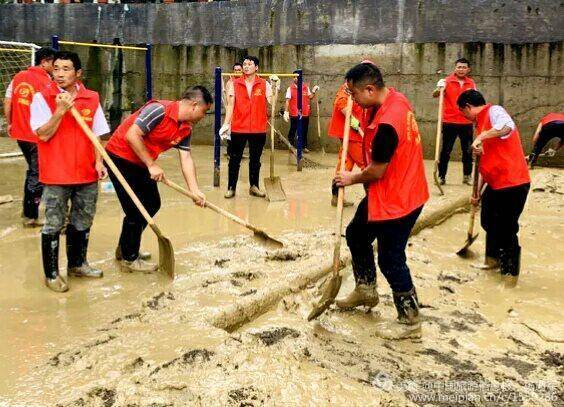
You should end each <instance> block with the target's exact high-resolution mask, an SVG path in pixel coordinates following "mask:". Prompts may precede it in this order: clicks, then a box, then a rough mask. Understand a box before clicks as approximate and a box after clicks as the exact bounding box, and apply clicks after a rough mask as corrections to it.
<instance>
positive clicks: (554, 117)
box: [541, 113, 564, 126]
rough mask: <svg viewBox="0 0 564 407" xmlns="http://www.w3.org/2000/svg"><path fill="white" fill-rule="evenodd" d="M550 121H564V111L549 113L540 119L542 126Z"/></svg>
mask: <svg viewBox="0 0 564 407" xmlns="http://www.w3.org/2000/svg"><path fill="white" fill-rule="evenodd" d="M550 122H564V113H549V114H547V115H546V116H544V117H543V118H542V119H541V124H542V125H543V126H544V125H545V124H548V123H550Z"/></svg>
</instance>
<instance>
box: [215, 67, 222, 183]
mask: <svg viewBox="0 0 564 407" xmlns="http://www.w3.org/2000/svg"><path fill="white" fill-rule="evenodd" d="M214 89H215V92H214V139H213V186H214V187H218V186H219V179H220V174H221V173H220V164H221V138H220V137H219V129H220V128H221V92H222V89H221V68H220V67H219V66H218V67H216V68H215V81H214Z"/></svg>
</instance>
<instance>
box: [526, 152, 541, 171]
mask: <svg viewBox="0 0 564 407" xmlns="http://www.w3.org/2000/svg"><path fill="white" fill-rule="evenodd" d="M538 158H539V156H538V155H537V154H535V153H531V154H529V156H528V157H527V161H528V162H529V167H530V168H531V169H533V167H534V166H535V164H536V163H537V159H538Z"/></svg>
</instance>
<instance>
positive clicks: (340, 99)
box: [328, 83, 364, 142]
mask: <svg viewBox="0 0 564 407" xmlns="http://www.w3.org/2000/svg"><path fill="white" fill-rule="evenodd" d="M346 87H347V84H346V83H345V84H343V85H341V87H340V88H339V90H338V91H337V94H336V95H335V101H334V102H333V114H332V115H331V121H330V122H329V130H328V135H329V137H333V138H339V139H341V140H342V139H343V137H344V135H345V133H344V132H345V115H344V114H343V112H342V110H343V109H344V108H345V107H346V106H347V99H348V97H349V95H348V94H347V92H346ZM352 115H353V116H354V117H356V118H357V119H358V120H359V121H360V122H362V121H363V118H364V109H363V108H362V107H361V106H360V105H359V104H358V103H356V102H354V101H353V109H352ZM349 140H350V141H352V142H354V141H359V142H362V136H361V135H360V134H359V133H358V132H357V131H355V130H353V129H351V130H350V133H349Z"/></svg>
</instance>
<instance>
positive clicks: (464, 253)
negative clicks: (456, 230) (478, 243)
mask: <svg viewBox="0 0 564 407" xmlns="http://www.w3.org/2000/svg"><path fill="white" fill-rule="evenodd" d="M478 235H479V233H476V234H475V235H474V236H472V235H470V234H469V235H468V238H467V239H466V243H465V244H464V247H463V248H462V249H460V250H459V251H457V252H456V254H457V255H458V256H460V257H467V256H468V249H469V248H470V246H471V245H472V243H474V240H476V238H477V237H478Z"/></svg>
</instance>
